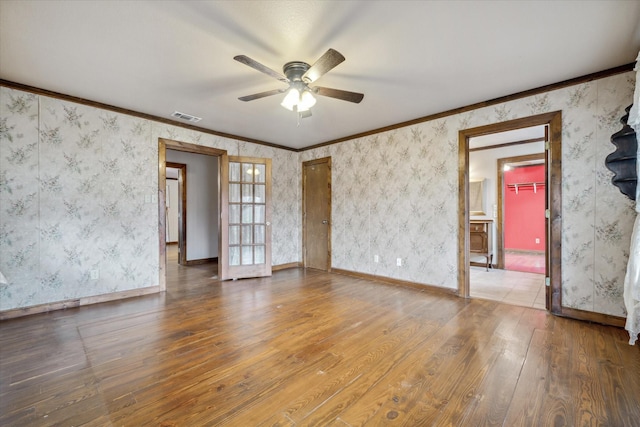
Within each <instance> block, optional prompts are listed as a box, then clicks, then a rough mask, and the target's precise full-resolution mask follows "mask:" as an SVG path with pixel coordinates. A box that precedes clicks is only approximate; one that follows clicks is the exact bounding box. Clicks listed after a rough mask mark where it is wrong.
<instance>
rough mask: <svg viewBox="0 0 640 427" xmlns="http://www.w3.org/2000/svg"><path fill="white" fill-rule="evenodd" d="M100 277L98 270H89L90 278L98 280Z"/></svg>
mask: <svg viewBox="0 0 640 427" xmlns="http://www.w3.org/2000/svg"><path fill="white" fill-rule="evenodd" d="M99 278H100V271H98V270H91V280H98V279H99Z"/></svg>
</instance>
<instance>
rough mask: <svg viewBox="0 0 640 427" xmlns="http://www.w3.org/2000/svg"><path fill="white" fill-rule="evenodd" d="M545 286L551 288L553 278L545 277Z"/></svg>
mask: <svg viewBox="0 0 640 427" xmlns="http://www.w3.org/2000/svg"><path fill="white" fill-rule="evenodd" d="M544 285H545V286H546V287H547V288H548V287H549V286H551V277H545V278H544Z"/></svg>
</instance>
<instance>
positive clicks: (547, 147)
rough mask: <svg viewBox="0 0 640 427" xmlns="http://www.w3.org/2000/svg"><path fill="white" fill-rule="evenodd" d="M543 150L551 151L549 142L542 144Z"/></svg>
mask: <svg viewBox="0 0 640 427" xmlns="http://www.w3.org/2000/svg"><path fill="white" fill-rule="evenodd" d="M544 149H545V150H550V149H551V141H545V142H544Z"/></svg>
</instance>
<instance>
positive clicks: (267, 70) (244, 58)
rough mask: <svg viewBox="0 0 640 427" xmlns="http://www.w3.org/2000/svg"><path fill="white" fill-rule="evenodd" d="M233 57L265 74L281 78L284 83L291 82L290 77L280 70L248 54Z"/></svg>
mask: <svg viewBox="0 0 640 427" xmlns="http://www.w3.org/2000/svg"><path fill="white" fill-rule="evenodd" d="M233 59H235V60H236V61H238V62H241V63H243V64H244V65H248V66H249V67H251V68H253V69H254V70H258V71H260V72H261V73H264V74H266V75H268V76H271V77H273V78H274V79H277V80H280V81H281V82H283V83H289V79H288V78H286V77H285V76H283V75H282V74H280V73H279V72H277V71H274V70H272V69H271V68H269V67H267V66H264V65H262V64H261V63H259V62H258V61H256V60H254V59H251V58H249V57H248V56H245V55H238V56H234V57H233Z"/></svg>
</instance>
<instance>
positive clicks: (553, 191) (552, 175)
mask: <svg viewBox="0 0 640 427" xmlns="http://www.w3.org/2000/svg"><path fill="white" fill-rule="evenodd" d="M561 124H562V115H561V113H560V112H552V113H546V114H540V115H537V116H532V117H527V118H523V119H516V120H511V121H508V122H503V123H497V124H493V125H487V126H481V127H478V128H473V129H465V130H461V131H460V133H459V150H460V151H459V158H460V169H459V185H460V187H459V188H460V194H459V204H460V217H459V219H460V230H461V233H460V234H459V236H458V237H459V246H460V251H459V266H460V268H459V293H460V295H461V296H464V297H467V298H468V297H470V296H471V282H470V278H471V267H472V265H471V262H472V261H473V255H474V253H473V252H471V249H472V248H471V236H470V234H471V232H472V230H480V229H482V230H484V231H485V233H486V234H487V239H489V238H492V239H493V242H492V243H491V244H492V245H493V246H492V248H491V249H490V250H487V251H486V253H487V254H489V256H491V255H493V256H494V257H495V259H491V261H490V262H491V267H493V268H492V269H490V270H493V271H494V272H495V271H498V269H497V267H498V265H497V263H500V262H501V260H500V257H498V256H496V254H497V251H496V248H497V246H498V245H504V242H503V241H501V239H502V236H498V230H497V225H500V224H496V222H497V221H498V214H499V209H498V203H497V202H496V203H487V200H486V194H484V193H483V194H482V197H481V200H483V201H484V202H485V205H484V206H482V209H481V210H479V211H476V212H474V216H476V217H477V216H480V218H476V219H482V220H484V221H485V222H486V224H487V226H486V227H476V226H474V227H473V228H472V225H471V218H472V216H471V215H472V214H471V211H472V209H471V202H472V197H471V196H470V188H471V185H470V178H471V177H472V175H473V174H475V171H474V170H473V168H470V155H471V153H473V151H471V152H470V141H471V140H472V139H473V138H477V137H484V136H488V135H493V134H499V133H504V132H508V131H515V130H518V129H523V128H531V127H537V126H542V127H543V129H544V128H546V129H547V134H546V135H548V141H549V142H548V144H547V145H546V147H545V148H543V153H544V154H543V155H544V157H545V164H546V168H545V171H546V172H545V184H546V185H545V186H544V187H545V191H546V192H547V193H546V194H547V195H548V197H546V209H545V236H544V237H545V239H544V243H545V254H546V255H545V258H546V259H545V271H546V274H545V275H544V276H542V277H543V278H544V284H543V286H544V302H545V304H544V305H545V307H546V308H547V309H549V310H551V311H552V312H553V313H560V312H561V307H562V301H561V263H560V259H561V228H562V227H561V225H562V224H561V220H562V219H561V218H562V217H561V207H562V205H561V190H562V186H561V184H562V177H561V136H562V135H561V134H562V132H561ZM531 139H534V138H531ZM535 139H538V137H536V138H535ZM524 140H526V138H525V139H523V140H522V141H524ZM522 141H520V142H522ZM511 142H518V141H511ZM536 142H540V143H542V144H543V146H544V144H545V143H544V140H543V141H536ZM503 143H504V144H508V142H503ZM494 145H497V144H494ZM514 145H517V144H514ZM476 148H477V147H476ZM497 148H500V147H497ZM502 148H505V147H502ZM481 151H482V150H481ZM487 151H488V150H487ZM512 157H513V156H512ZM500 158H508V156H506V155H503V156H502V157H500ZM497 160H498V157H496V158H495V159H494V161H493V162H492V163H491V164H492V165H494V166H493V167H494V168H495V173H494V174H492V175H490V176H491V177H496V178H495V180H494V183H493V185H483V186H482V187H483V188H487V189H491V188H493V189H494V190H493V191H495V193H496V200H497V195H498V193H500V191H502V189H500V190H499V189H498V187H497V183H496V181H497V176H498V173H497V169H498V161H497ZM483 191H484V190H483ZM487 191H488V190H487ZM501 203H502V202H501ZM489 224H490V225H489ZM541 242H542V239H541ZM502 248H504V246H502ZM502 262H503V261H502ZM502 267H503V266H502ZM494 269H495V270H494ZM485 271H486V270H485ZM501 271H506V270H501ZM523 274H524V273H523Z"/></svg>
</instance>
